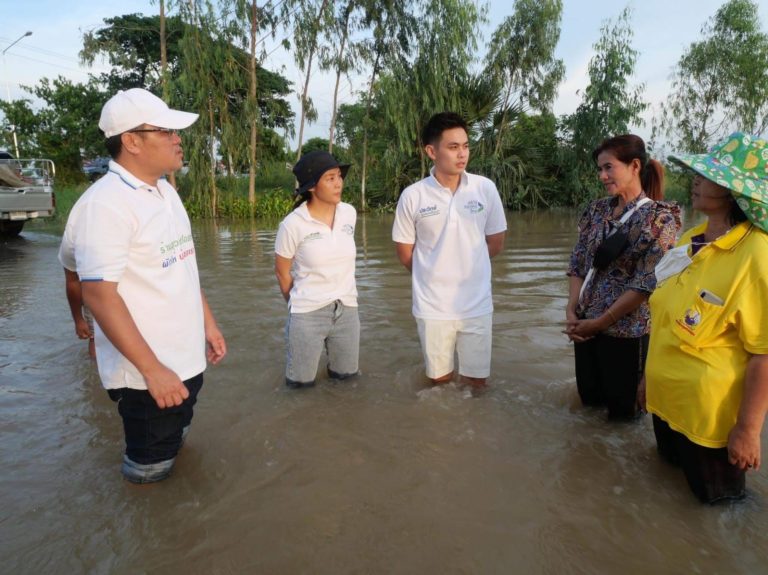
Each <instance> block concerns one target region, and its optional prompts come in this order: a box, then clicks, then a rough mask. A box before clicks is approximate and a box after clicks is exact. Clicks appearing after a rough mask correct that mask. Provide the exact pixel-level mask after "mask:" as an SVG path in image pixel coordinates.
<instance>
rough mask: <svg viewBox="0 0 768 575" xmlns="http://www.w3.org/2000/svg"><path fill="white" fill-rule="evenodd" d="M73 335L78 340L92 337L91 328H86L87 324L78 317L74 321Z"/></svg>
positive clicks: (83, 319)
mask: <svg viewBox="0 0 768 575" xmlns="http://www.w3.org/2000/svg"><path fill="white" fill-rule="evenodd" d="M75 333H76V334H77V337H79V338H80V339H88V338H89V337H91V336H93V334H92V333H91V328H89V327H88V322H87V321H85V318H83V317H79V318H77V319H76V320H75Z"/></svg>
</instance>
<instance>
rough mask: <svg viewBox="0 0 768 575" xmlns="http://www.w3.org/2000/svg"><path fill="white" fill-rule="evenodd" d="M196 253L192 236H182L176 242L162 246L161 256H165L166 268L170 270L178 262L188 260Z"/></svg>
mask: <svg viewBox="0 0 768 575" xmlns="http://www.w3.org/2000/svg"><path fill="white" fill-rule="evenodd" d="M194 253H195V245H194V243H193V242H192V234H181V235H180V236H179V237H178V238H176V239H175V240H171V241H170V242H163V243H161V244H160V254H161V255H162V256H163V264H162V266H163V267H164V268H169V267H171V266H172V265H173V264H175V263H176V262H179V261H181V260H183V259H186V258H188V257H189V256H191V255H194Z"/></svg>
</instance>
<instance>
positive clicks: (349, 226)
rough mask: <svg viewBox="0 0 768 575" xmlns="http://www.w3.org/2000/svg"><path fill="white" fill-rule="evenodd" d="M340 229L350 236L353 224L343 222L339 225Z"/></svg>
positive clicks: (352, 232)
mask: <svg viewBox="0 0 768 575" xmlns="http://www.w3.org/2000/svg"><path fill="white" fill-rule="evenodd" d="M341 231H342V232H344V233H345V234H347V235H348V236H351V235H352V234H354V233H355V226H353V225H352V224H344V225H343V226H341Z"/></svg>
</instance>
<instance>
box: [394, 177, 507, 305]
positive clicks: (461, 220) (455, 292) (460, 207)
mask: <svg viewBox="0 0 768 575" xmlns="http://www.w3.org/2000/svg"><path fill="white" fill-rule="evenodd" d="M506 229H507V220H506V215H505V213H504V206H503V205H502V203H501V198H500V197H499V192H498V190H497V189H496V186H495V185H494V183H493V182H492V181H491V180H489V179H488V178H485V177H483V176H478V175H475V174H468V173H466V172H465V173H464V174H462V176H461V181H460V183H459V187H458V188H457V189H456V192H455V193H453V192H451V190H450V189H448V188H445V187H443V186H442V185H441V184H440V183H439V182H438V181H437V180H436V179H435V177H434V168H433V169H432V175H430V176H428V177H426V178H424V179H423V180H421V181H419V182H416V183H415V184H412V185H411V186H408V187H407V188H406V189H405V190H403V193H402V195H401V196H400V200H399V201H398V203H397V212H396V215H395V223H394V226H393V229H392V239H393V240H394V241H395V242H398V243H403V244H414V249H413V268H412V283H413V315H414V316H415V317H418V318H423V319H466V318H470V317H477V316H481V315H485V314H488V313H491V312H493V299H492V296H491V259H490V256H489V255H488V246H487V244H486V240H485V238H486V236H489V235H493V234H497V233H500V232H503V231H505V230H506Z"/></svg>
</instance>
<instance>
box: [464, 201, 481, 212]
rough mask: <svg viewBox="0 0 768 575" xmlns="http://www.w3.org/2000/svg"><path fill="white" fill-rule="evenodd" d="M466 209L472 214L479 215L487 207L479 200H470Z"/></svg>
mask: <svg viewBox="0 0 768 575" xmlns="http://www.w3.org/2000/svg"><path fill="white" fill-rule="evenodd" d="M464 209H465V210H467V211H468V212H469V213H470V214H479V213H480V212H482V211H483V210H484V209H485V206H484V205H483V204H482V203H481V202H478V201H477V200H469V201H468V202H467V203H466V204H464Z"/></svg>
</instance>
